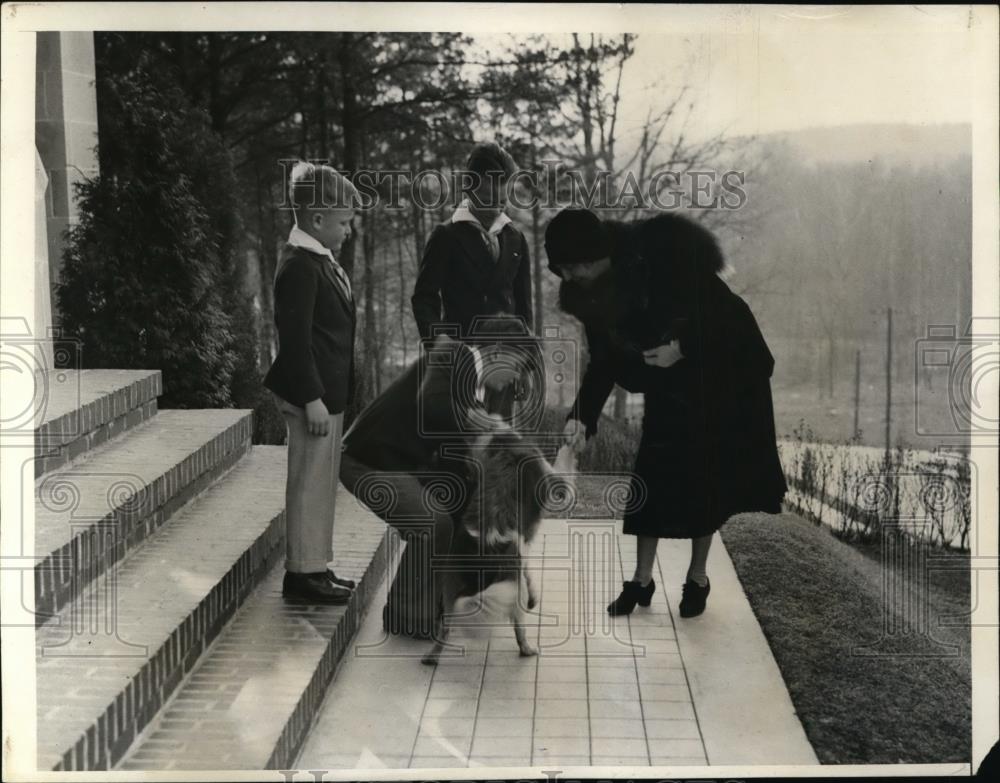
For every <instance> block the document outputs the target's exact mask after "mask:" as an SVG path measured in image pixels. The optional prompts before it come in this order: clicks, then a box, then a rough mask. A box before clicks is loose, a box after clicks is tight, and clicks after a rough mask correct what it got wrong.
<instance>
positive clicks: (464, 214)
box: [451, 199, 514, 234]
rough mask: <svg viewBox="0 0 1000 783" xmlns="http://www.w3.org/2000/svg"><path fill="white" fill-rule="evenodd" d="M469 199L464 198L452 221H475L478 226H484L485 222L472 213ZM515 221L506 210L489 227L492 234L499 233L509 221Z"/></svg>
mask: <svg viewBox="0 0 1000 783" xmlns="http://www.w3.org/2000/svg"><path fill="white" fill-rule="evenodd" d="M469 207H470V204H469V199H463V200H462V203H461V204H459V205H458V208H457V209H456V210H455V214H453V215H452V216H451V222H452V223H475V224H476V225H477V226H482V225H483V224H482V223H480V222H479V219H478V218H477V217H476V216H475V215H473V214H472V210H471V209H469ZM513 222H514V221H513V220H511V219H510V217H508V215H507V214H506V213H505V212H501V213H500V214H499V215H497V217H496V219H495V220H494V221H493V225H491V226H490V227H489V229H487V230H488V231H489V233H490V234H499V233H500V231H501V230H503V227H504V226H506V225H507V224H508V223H513Z"/></svg>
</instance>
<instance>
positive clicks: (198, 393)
mask: <svg viewBox="0 0 1000 783" xmlns="http://www.w3.org/2000/svg"><path fill="white" fill-rule="evenodd" d="M98 96H99V116H98V120H99V123H100V128H101V136H100V139H101V144H100V148H99V150H98V154H99V157H100V162H101V171H100V174H99V175H98V176H97V177H95V178H94V179H93V180H91V181H89V182H84V183H82V184H80V185H79V186H78V188H77V197H78V199H79V207H80V221H79V223H78V224H77V225H76V226H75V227H74V228H73V229H72V230H71V231H70V232H69V236H68V244H67V247H66V249H65V252H64V260H63V271H62V276H61V280H60V283H59V286H58V288H57V296H58V301H59V310H60V314H61V326H62V328H63V329H64V331H65V332H67V333H68V334H69V335H70V336H74V337H76V338H78V339H79V340H80V341H81V343H82V361H83V366H84V367H112V368H123V369H127V368H147V369H159V370H162V371H163V378H164V393H163V395H162V396H161V398H160V402H161V405H162V406H163V407H167V408H169V407H224V406H229V405H232V404H236V405H238V406H240V407H255V406H256V404H257V401H258V399H259V394H260V392H259V387H260V382H259V368H258V366H257V358H256V356H257V336H256V320H255V315H254V312H253V310H252V307H251V304H250V298H249V296H248V295H247V292H246V289H245V285H244V274H245V269H244V266H243V263H242V255H241V253H240V243H241V240H242V229H241V227H240V221H239V211H238V208H237V206H238V205H237V203H236V200H235V199H236V197H237V195H236V194H237V190H236V188H235V184H234V182H235V180H234V178H233V174H232V165H231V161H230V159H229V155H228V152H227V151H226V148H225V146H224V145H223V144H222V142H221V140H220V139H219V138H218V137H217V136H216V135H215V134H213V133H212V131H211V128H210V125H209V122H208V119H207V117H206V116H205V115H204V113H203V112H201V111H199V110H196V109H194V108H193V107H192V106H191V105H190V104H189V103H188V101H187V99H186V98H185V96H184V95H183V93H182V92H181V91H180V90H179V89H178V88H176V87H171V86H167V85H163V84H160V83H159V82H158V80H157V78H156V77H155V76H154V75H151V74H150V73H149V72H148V71H146V70H144V69H143V68H142V67H138V68H137V69H135V70H133V71H131V72H129V73H127V74H115V75H113V76H103V77H101V78H99V79H98Z"/></svg>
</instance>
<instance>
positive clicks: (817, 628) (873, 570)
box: [722, 514, 972, 764]
mask: <svg viewBox="0 0 1000 783" xmlns="http://www.w3.org/2000/svg"><path fill="white" fill-rule="evenodd" d="M722 538H723V540H724V541H725V544H726V548H727V550H728V551H729V555H730V557H731V558H732V560H733V564H734V565H735V567H736V571H737V573H738V575H739V578H740V581H741V582H742V584H743V588H744V590H745V591H746V595H747V598H748V599H749V601H750V604H751V606H752V607H753V610H754V612H755V614H756V616H757V619H758V620H759V621H760V624H761V627H762V628H763V631H764V634H765V636H766V637H767V640H768V642H769V643H770V646H771V650H772V652H773V653H774V657H775V659H776V660H777V663H778V666H779V668H780V669H781V673H782V675H783V677H784V679H785V682H786V684H787V686H788V690H789V693H790V695H791V698H792V702H793V703H794V705H795V709H796V712H797V713H798V715H799V718H800V719H801V721H802V724H803V726H804V727H805V731H806V734H807V736H808V737H809V741H810V742H811V743H812V745H813V748H814V749H815V750H816V754H817V756H818V757H819V760H820V761H821V762H822V763H824V764H848V763H897V762H907V763H931V762H968V761H969V759H970V757H971V755H972V752H971V703H970V702H971V695H972V692H971V687H972V685H971V671H970V661H969V630H968V628H967V627H965V628H962V627H960V626H959V627H950V628H949V627H941V626H939V625H938V618H941V617H948V616H956V615H961V614H963V613H966V612H967V611H968V607H969V578H968V558H967V557H963V556H961V555H955V556H954V558H955V560H954V562H955V563H956V564H957V565H959V566H962V565H963V564H964V566H965V569H964V570H961V571H948V572H942V571H931V572H930V573H929V574H928V575H927V579H926V590H925V591H924V595H925V596H926V599H925V600H926V601H927V605H928V606H929V617H930V618H931V619H930V622H929V626H930V633H931V634H933V636H934V638H936V639H938V640H940V641H942V642H947V643H950V644H953V645H957V652H956V653H955V654H952V655H941V654H940V653H941V648H939V647H937V646H936V645H934V644H933V643H931V642H929V641H928V640H927V638H926V637H919V636H918V637H917V638H908V639H903V638H900V635H899V634H896V635H895V637H890V639H891V641H890V643H888V644H886V645H885V647H884V650H883V654H874V655H861V654H858V650H857V648H858V647H860V646H863V645H870V644H873V643H875V642H877V641H879V639H880V638H882V637H883V636H884V629H885V628H886V619H885V616H886V612H887V608H886V602H885V601H883V593H884V588H883V566H882V562H881V555H880V550H879V549H878V547H868V548H858V547H854V546H851V545H848V544H845V543H843V542H842V541H840V540H839V539H837V538H836V537H835V536H834V535H833V534H832V533H831V532H829V531H828V530H827V529H826V528H822V527H819V526H817V525H815V524H813V523H811V522H808V521H806V520H803V519H801V518H800V517H797V516H794V515H792V514H782V515H780V516H777V517H775V516H767V515H752V514H748V515H744V516H739V517H735V518H733V519H732V520H730V521H729V522H728V523H727V524H726V525H725V526H724V527H723V529H722ZM911 584H913V583H912V582H911ZM914 589H915V590H916V589H919V588H918V587H916V586H915V587H914ZM904 594H905V593H904ZM903 608H904V604H903V601H902V599H901V598H898V599H896V600H895V601H892V602H890V604H889V606H888V613H889V617H890V618H891V619H893V620H896V621H898V620H899V619H900V617H901V616H902V613H901V610H902V609H903Z"/></svg>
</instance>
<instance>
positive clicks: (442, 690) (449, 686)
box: [430, 679, 480, 699]
mask: <svg viewBox="0 0 1000 783" xmlns="http://www.w3.org/2000/svg"><path fill="white" fill-rule="evenodd" d="M479 690H480V684H479V682H477V681H475V680H459V681H457V682H449V681H448V680H438V679H435V680H434V682H433V683H432V684H431V692H430V696H431V698H435V699H476V698H478V697H479Z"/></svg>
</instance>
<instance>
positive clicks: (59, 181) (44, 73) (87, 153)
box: [35, 32, 97, 320]
mask: <svg viewBox="0 0 1000 783" xmlns="http://www.w3.org/2000/svg"><path fill="white" fill-rule="evenodd" d="M35 67H36V70H35V146H36V147H37V149H38V153H39V155H40V156H41V159H42V164H43V165H44V167H45V174H46V175H47V176H48V182H49V184H48V191H47V194H46V207H45V210H46V224H47V225H46V235H47V240H48V262H49V279H50V282H51V285H52V286H55V285H56V284H57V283H58V282H59V271H60V268H61V266H62V251H63V246H64V244H65V243H64V239H63V235H64V232H65V231H66V229H68V228H69V227H71V226H72V225H73V224H74V223H75V221H76V218H77V214H78V212H77V206H76V203H75V202H76V199H75V197H74V188H73V185H74V183H76V182H80V181H82V180H84V179H89V178H90V177H93V176H94V175H95V174H96V173H97V154H96V150H95V147H96V144H97V90H96V87H95V84H94V78H95V66H94V34H93V33H90V32H68V33H65V32H40V33H38V39H37V45H36V50H35ZM53 311H55V308H53ZM55 315H56V319H57V320H58V313H57V312H56V313H55Z"/></svg>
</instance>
